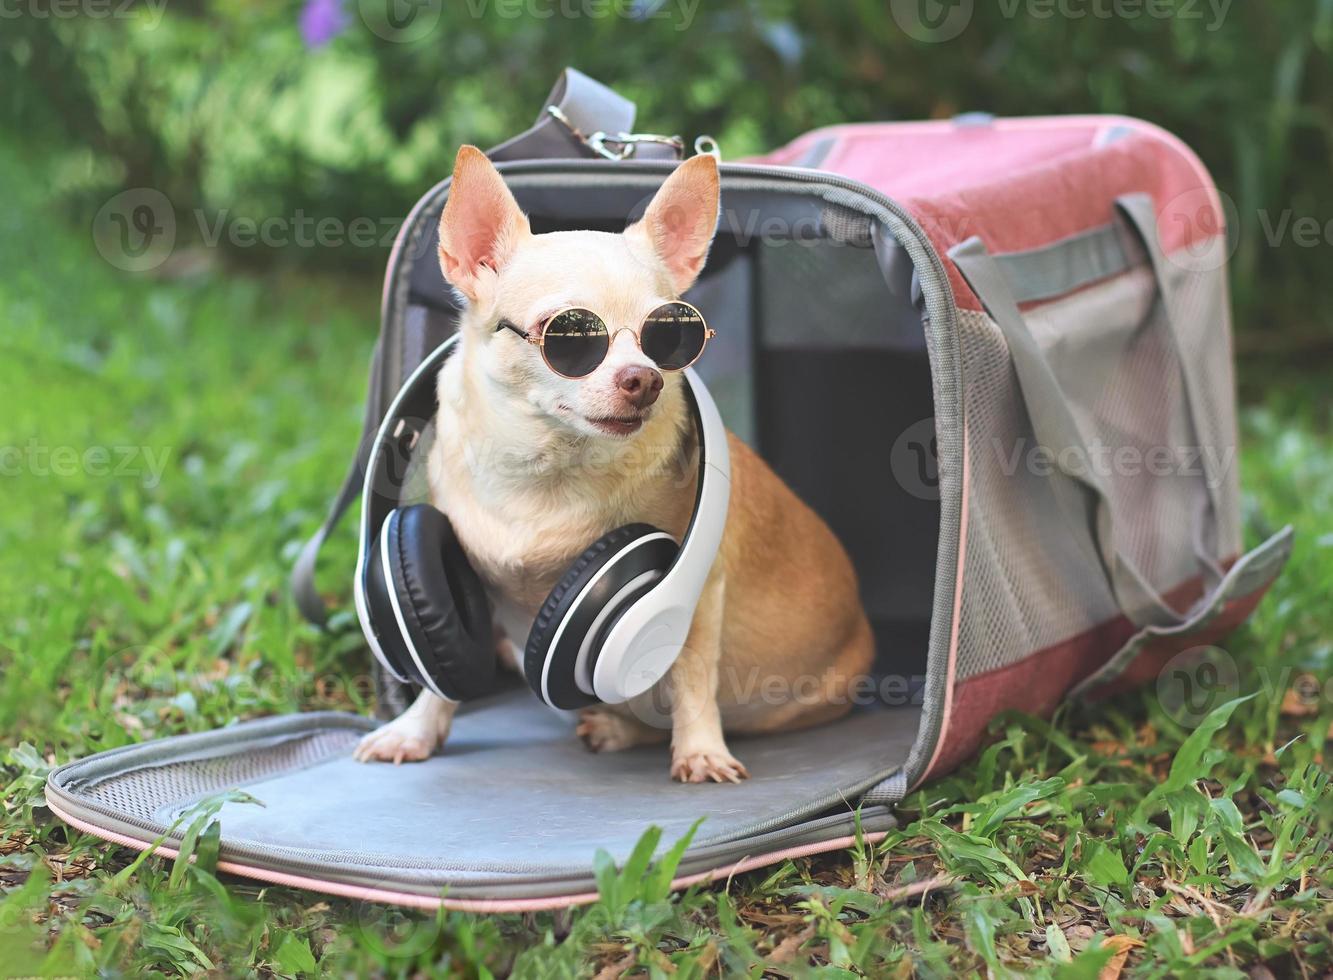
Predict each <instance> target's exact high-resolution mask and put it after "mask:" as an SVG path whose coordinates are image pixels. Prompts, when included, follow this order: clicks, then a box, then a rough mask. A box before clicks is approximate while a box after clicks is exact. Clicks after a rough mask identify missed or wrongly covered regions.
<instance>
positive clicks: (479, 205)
mask: <svg viewBox="0 0 1333 980" xmlns="http://www.w3.org/2000/svg"><path fill="white" fill-rule="evenodd" d="M718 198H719V182H718V172H717V163H716V161H715V160H714V159H713V158H712V157H711V156H696V157H693V158H692V159H690V160H687V161H686V162H685V163H683V164H681V165H680V166H679V167H678V168H677V169H676V170H675V172H674V173H672V175H671V176H670V177H669V178H668V179H667V181H666V182H665V183H664V184H663V185H662V187H661V189H660V190H659V191H658V192H657V194H656V196H654V198H653V199H652V202H651V203H650V205H649V206H648V209H647V211H646V212H645V214H644V216H643V219H642V220H641V221H639V222H637V223H635V224H633V225H631V226H630V227H628V228H626V229H625V231H624V232H623V233H622V234H611V233H606V232H594V231H567V232H553V233H550V234H544V235H534V234H533V233H532V231H531V230H530V228H529V226H528V220H527V217H526V216H525V215H524V214H523V212H522V211H520V210H519V207H518V204H517V202H515V200H514V198H513V195H512V194H511V193H510V192H509V189H508V188H507V187H506V186H505V183H504V180H503V179H502V178H501V177H500V174H499V173H498V172H497V171H496V170H495V168H494V167H493V166H492V165H491V163H490V161H489V160H488V159H487V158H486V157H485V156H484V155H483V154H482V153H481V152H480V151H479V150H477V149H476V148H475V147H471V146H465V147H463V148H462V149H461V150H460V151H459V153H458V159H457V161H456V163H455V166H454V177H453V185H452V188H451V190H450V193H449V199H448V203H447V204H446V205H445V208H444V214H443V216H442V217H441V219H440V263H441V267H442V269H443V272H444V276H445V278H446V279H447V280H448V281H449V283H451V284H452V286H453V287H454V289H455V290H457V292H458V293H459V294H460V295H461V297H462V299H463V300H464V301H465V309H464V311H463V313H462V315H461V318H460V324H459V332H460V334H461V338H460V346H459V350H458V352H457V353H456V354H455V355H454V356H452V357H450V358H449V360H448V361H447V362H446V364H445V366H444V367H443V368H442V369H441V371H440V377H439V406H440V407H439V415H438V418H437V422H438V426H437V431H438V433H439V436H438V439H437V441H436V443H435V445H434V447H433V449H432V451H431V456H430V460H429V475H430V485H431V498H432V503H433V504H434V505H435V506H436V507H438V508H439V509H440V510H442V511H443V512H444V513H445V514H446V515H447V516H448V518H449V521H450V523H452V525H453V527H454V529H455V531H456V533H457V535H458V538H459V540H460V541H461V543H462V545H463V548H464V550H465V551H466V553H467V555H468V558H469V559H470V560H471V562H472V564H473V566H474V567H475V568H476V570H477V572H478V573H479V574H480V576H481V578H482V581H483V582H484V584H485V586H486V591H487V594H488V596H489V598H490V601H491V607H492V609H493V610H494V615H495V621H496V626H497V630H496V635H497V637H499V641H498V643H499V647H500V649H499V650H498V651H497V652H498V654H499V656H500V658H501V660H502V662H504V663H506V664H508V665H510V666H513V667H515V669H517V666H518V663H519V662H520V658H518V657H517V656H516V651H515V648H514V646H513V643H512V641H511V640H510V639H509V638H511V637H512V638H517V639H518V640H519V641H520V642H522V639H523V638H525V637H526V636H527V633H528V630H529V627H530V626H531V623H532V620H533V617H534V616H535V615H536V613H537V610H538V609H539V608H540V606H541V604H542V602H543V600H544V599H545V598H546V595H547V593H548V592H549V591H550V590H551V588H552V587H553V586H554V585H555V584H556V582H557V581H558V580H559V579H560V577H561V576H562V575H563V573H564V572H565V570H566V569H567V568H568V567H569V565H570V564H571V563H572V562H573V561H574V560H575V559H576V558H577V557H578V556H579V555H580V554H581V553H582V552H583V550H584V549H585V548H586V547H587V546H588V544H589V542H592V541H595V540H596V539H597V538H598V537H600V536H601V535H603V534H605V533H606V532H607V531H609V530H611V529H612V528H615V527H619V526H621V525H624V524H629V523H633V522H638V521H642V522H646V523H649V524H652V525H654V526H656V527H660V528H662V529H664V530H666V531H668V532H670V533H671V534H672V535H674V536H675V537H676V539H677V540H680V539H681V537H682V536H683V534H684V532H685V528H686V526H687V525H688V524H689V520H690V515H691V510H692V506H693V502H694V496H695V494H694V481H695V480H697V478H698V477H697V473H695V474H693V475H691V476H690V477H688V478H684V479H682V476H681V472H682V470H681V468H680V466H679V465H677V464H678V461H679V459H680V458H681V455H682V451H683V450H684V449H687V448H688V445H689V444H690V441H691V440H692V439H693V431H694V423H693V417H692V414H691V411H690V408H689V406H688V403H687V402H686V399H685V395H684V392H683V390H682V388H683V379H682V378H681V376H680V374H679V372H669V371H668V372H664V371H661V370H659V368H658V365H657V364H656V363H654V362H653V361H652V360H651V359H649V358H648V357H647V356H646V355H645V354H644V353H643V351H642V350H641V349H640V347H639V345H638V343H637V342H636V338H635V336H633V334H634V328H633V325H635V324H639V323H641V322H642V321H643V320H644V317H645V315H646V314H647V313H649V312H650V311H652V310H654V309H656V308H657V307H659V306H661V305H663V304H664V303H668V302H671V301H673V300H676V299H677V298H678V297H680V295H681V294H682V293H684V292H685V291H686V290H687V289H689V288H690V286H691V285H692V284H693V283H694V281H695V279H696V278H697V277H698V275H699V273H700V271H701V270H702V269H703V266H704V261H705V260H706V258H707V257H708V250H709V247H710V246H711V244H712V240H713V235H714V232H715V230H716V227H717V220H718ZM567 307H581V308H584V309H587V310H592V311H595V312H596V313H597V314H598V315H599V316H600V317H601V318H602V319H603V320H604V321H605V322H606V323H607V324H608V325H609V329H610V331H611V333H612V335H613V336H612V339H611V344H610V348H609V350H608V352H607V356H606V359H605V360H604V361H603V362H602V363H601V364H600V365H599V366H598V367H597V368H596V369H595V370H593V371H592V373H590V374H588V375H587V376H585V377H581V378H578V379H567V378H565V377H562V376H561V375H558V374H556V373H555V372H553V371H552V370H551V369H550V368H548V367H547V365H546V363H545V362H544V361H543V357H542V354H541V353H540V352H539V350H538V349H537V347H536V346H534V345H532V344H529V343H524V338H523V337H521V336H518V335H516V334H517V333H524V334H526V335H527V336H528V337H529V338H533V339H536V338H538V337H539V336H540V333H541V331H542V329H543V325H544V324H545V323H546V321H547V320H548V319H549V318H550V316H551V314H552V313H554V312H556V311H559V310H562V309H564V308H567ZM502 323H503V324H505V325H511V324H512V325H515V326H517V328H518V330H517V331H514V330H512V329H498V328H499V327H500V325H501V324H502ZM624 327H629V328H630V329H628V330H626V329H622V328H624ZM625 334H630V336H625ZM728 445H729V449H730V453H731V472H732V476H731V503H730V507H729V510H728V513H727V523H726V530H725V532H724V534H723V538H722V544H721V547H720V549H719V551H718V555H717V558H716V560H715V561H714V563H713V567H712V571H711V573H710V574H709V578H708V582H707V585H706V586H705V589H704V592H703V596H702V598H701V599H700V601H699V604H698V607H697V608H696V611H695V616H694V621H693V624H692V626H691V629H690V633H689V637H688V639H687V641H686V644H685V647H684V649H683V650H682V651H681V654H680V656H679V658H678V659H677V660H676V662H675V664H674V665H673V666H672V668H671V671H670V674H669V675H668V676H667V677H666V678H665V679H664V680H663V681H662V682H661V683H660V684H659V685H658V688H657V689H654V690H653V691H650V692H648V693H647V694H646V695H644V696H642V697H641V698H639V699H635V700H632V701H630V702H628V703H626V704H623V705H603V706H599V707H595V708H588V709H585V710H583V711H582V712H580V716H579V721H578V726H577V732H578V734H579V736H580V737H581V738H582V739H583V740H584V742H585V743H586V744H587V746H588V747H589V748H590V749H591V750H592V751H594V752H614V751H617V750H619V749H625V748H629V747H630V746H634V745H643V744H646V743H652V742H661V741H665V739H666V735H667V733H666V731H665V730H664V728H662V727H657V726H655V725H653V724H650V723H648V721H647V720H646V719H648V718H651V717H652V715H653V709H652V705H651V704H650V703H649V702H652V703H654V704H657V705H665V708H666V711H667V712H668V713H669V716H670V738H671V775H672V777H674V778H675V779H678V780H681V781H684V782H703V781H706V780H714V781H718V782H721V781H724V780H729V781H732V782H736V781H739V780H741V779H744V778H746V777H747V775H748V773H747V772H746V770H745V767H744V766H743V765H741V763H740V762H739V761H737V759H736V758H735V757H734V756H733V755H732V754H731V752H730V751H729V750H728V748H727V744H726V741H725V740H724V738H723V732H724V731H727V732H735V733H762V732H777V731H790V730H792V729H795V728H801V727H804V726H807V725H813V724H817V723H820V722H824V721H829V720H831V719H833V718H836V717H839V716H840V715H842V714H844V713H845V712H846V711H848V710H849V708H850V706H851V703H852V697H851V694H852V692H851V690H850V688H851V686H852V684H853V683H854V682H856V680H857V679H858V678H860V677H862V676H863V675H864V674H865V672H866V671H867V670H868V669H869V667H870V661H871V658H872V653H873V650H872V638H871V632H870V625H869V622H868V621H867V619H866V616H865V612H864V611H863V609H862V608H861V604H860V600H859V598H858V594H857V582H856V575H855V573H854V572H853V570H852V566H851V562H850V561H849V560H848V558H847V555H846V553H845V552H844V551H843V549H842V546H841V545H840V544H839V543H838V541H837V539H835V538H834V536H833V533H832V532H831V531H830V530H829V529H828V527H827V525H825V524H824V522H823V521H822V520H820V519H819V517H817V516H816V515H815V514H814V512H813V511H811V510H810V508H808V507H807V506H805V504H803V503H802V502H801V501H800V500H798V499H797V497H796V495H795V494H793V493H792V491H791V490H790V489H789V488H788V487H787V486H786V485H785V484H784V483H783V482H782V481H781V480H780V479H778V477H777V476H776V475H775V474H774V473H773V471H772V470H770V469H769V468H768V466H767V465H766V464H765V463H764V462H763V461H762V460H760V459H759V457H757V456H756V455H755V454H754V453H753V452H752V451H751V450H750V449H749V447H747V446H746V445H745V444H744V443H742V442H741V441H740V440H739V439H737V438H736V437H735V436H734V435H731V434H728ZM456 707H457V705H455V704H453V703H451V702H449V701H445V700H443V699H442V698H440V697H438V696H436V695H435V694H432V693H430V692H429V691H427V692H423V693H422V694H421V696H420V697H419V698H417V700H416V702H415V703H414V704H413V705H412V706H411V707H410V708H409V709H408V710H407V711H406V712H404V713H403V714H402V715H401V716H400V717H398V718H397V719H395V720H394V721H392V722H390V723H388V724H386V725H384V726H383V727H381V728H379V729H378V730H376V731H374V732H371V733H370V734H369V735H367V736H366V737H365V738H364V739H363V740H362V742H361V744H360V746H359V747H358V748H357V751H356V757H357V758H358V759H360V760H362V761H370V760H376V759H378V760H385V761H393V762H403V761H406V760H418V759H425V758H426V757H428V756H429V755H430V754H431V753H432V752H433V751H434V750H435V749H436V747H438V746H439V745H440V744H441V743H442V742H443V741H444V739H445V738H446V736H447V735H448V732H449V725H450V722H451V720H452V718H453V715H454V711H455V709H456Z"/></svg>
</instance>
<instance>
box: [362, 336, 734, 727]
mask: <svg viewBox="0 0 1333 980" xmlns="http://www.w3.org/2000/svg"><path fill="white" fill-rule="evenodd" d="M457 346H458V337H457V335H455V336H453V337H450V338H449V339H448V340H447V341H445V342H444V343H443V344H441V345H440V346H439V347H438V348H436V350H435V351H434V352H432V353H431V355H430V356H429V357H427V358H426V360H425V361H423V362H422V364H421V366H420V367H418V368H417V369H416V370H415V371H414V372H413V373H412V376H411V377H409V378H408V379H407V381H406V383H404V385H403V387H402V388H401V389H400V390H399V392H398V394H397V395H396V396H395V397H394V400H393V404H392V405H391V406H390V407H389V411H388V413H387V415H386V416H385V419H384V422H383V423H382V424H381V425H380V428H379V432H378V433H377V435H376V437H375V442H374V444H373V445H372V447H371V452H370V459H369V462H368V463H367V466H366V481H365V487H364V488H363V493H362V498H361V546H360V551H359V553H358V557H357V563H356V581H355V585H354V589H355V595H356V612H357V617H358V618H359V619H360V621H361V629H362V631H363V632H364V633H365V635H366V641H367V642H368V643H369V644H370V649H371V650H372V651H373V652H374V654H375V657H376V659H378V660H379V662H380V664H381V665H383V667H384V669H385V670H387V671H388V672H389V673H390V674H392V675H393V676H394V677H396V678H398V679H399V680H401V681H404V682H411V683H416V684H420V685H423V686H424V687H426V688H428V689H430V690H431V691H433V692H434V693H436V694H438V695H439V696H440V697H443V698H447V699H449V700H451V701H461V700H465V699H468V698H474V697H478V696H480V695H482V694H485V693H487V692H488V691H489V690H490V689H491V688H492V686H493V683H494V676H495V649H494V643H493V640H492V634H491V611H490V609H489V606H488V604H487V599H486V593H485V590H484V588H483V586H482V583H481V580H480V578H479V577H478V576H477V573H476V571H474V570H473V568H472V566H471V565H470V564H469V563H468V560H467V556H466V555H465V554H464V552H463V548H462V546H461V544H459V541H458V538H457V536H456V535H455V534H454V531H453V528H452V527H451V526H450V524H449V520H448V518H446V517H445V516H444V514H442V513H441V512H440V511H438V510H436V509H435V508H434V507H431V506H430V505H429V504H412V505H410V506H407V507H399V506H398V503H397V502H398V500H399V497H400V494H401V491H402V488H403V484H404V482H405V480H406V477H407V473H408V471H409V467H408V464H409V462H410V460H411V457H412V453H413V452H415V451H416V450H417V449H418V442H419V441H420V438H421V435H422V434H423V433H424V432H425V430H426V427H427V426H428V425H429V424H430V423H431V421H432V420H433V419H434V418H435V413H436V410H437V407H438V406H437V402H436V375H437V374H438V373H439V369H440V366H441V365H442V364H443V363H444V361H445V359H446V358H448V357H449V356H450V354H452V353H453V352H454V351H455V350H456V349H457ZM684 374H685V380H686V391H687V393H688V394H689V399H688V400H689V401H690V403H691V406H692V410H693V414H694V418H695V422H696V426H697V431H698V445H699V480H698V489H697V491H696V495H695V501H694V513H693V515H692V516H691V517H690V523H689V526H688V527H687V528H686V530H685V540H684V542H683V543H681V544H680V545H679V546H678V545H677V543H676V541H675V539H673V538H672V537H671V535H669V534H667V533H666V532H665V531H662V530H660V529H659V528H655V527H653V526H651V525H649V524H628V525H626V526H624V527H619V528H616V529H615V530H613V531H609V532H608V533H606V534H604V535H602V537H600V538H598V539H597V540H596V541H594V542H593V543H592V544H591V545H589V547H588V548H587V550H585V551H584V552H583V554H582V555H581V556H580V557H579V558H578V560H577V561H575V562H574V564H573V565H571V566H570V568H569V570H568V571H567V572H566V573H565V574H564V575H563V576H561V578H560V581H559V582H558V583H557V585H556V586H555V588H554V589H552V590H551V594H550V595H549V596H547V598H546V601H545V602H544V603H542V607H541V609H540V610H539V611H538V613H537V618H536V619H535V620H534V621H533V624H532V630H531V632H530V633H529V635H528V642H527V646H526V648H525V651H524V657H523V673H524V676H525V677H526V678H527V680H528V683H529V684H530V685H531V687H532V689H533V691H535V692H536V693H537V695H538V696H539V697H540V698H541V699H542V700H543V701H546V702H547V703H548V704H550V705H552V706H554V707H556V708H580V707H586V706H587V705H590V704H596V703H598V702H606V703H612V704H614V703H617V702H620V701H626V700H628V699H629V698H632V697H634V696H635V695H638V694H641V693H643V692H644V691H646V690H648V689H649V688H650V687H652V686H653V685H654V684H656V683H657V682H658V681H659V680H661V679H662V678H663V677H665V676H666V673H667V671H669V670H670V669H671V665H672V664H673V663H675V661H676V658H677V657H678V656H679V655H680V651H681V648H682V647H684V645H685V639H686V637H687V636H688V635H689V631H690V625H691V623H692V622H693V620H694V609H695V606H696V605H697V604H698V602H699V596H700V595H701V594H702V593H703V588H704V583H705V582H706V581H707V579H708V572H709V570H710V569H711V568H712V566H713V560H714V559H715V558H716V556H717V549H718V546H719V545H720V544H721V541H722V530H723V527H724V526H725V524H726V519H727V505H728V502H729V500H730V495H731V461H730V455H729V453H728V451H727V433H726V429H725V428H724V427H723V425H722V418H721V416H720V415H719V414H718V411H717V405H716V404H714V402H713V398H712V396H711V395H710V394H709V393H708V389H707V388H706V387H705V386H704V384H703V382H702V381H700V380H699V378H698V376H697V375H696V374H695V373H694V371H693V370H692V369H688V368H687V369H686V370H685V372H684Z"/></svg>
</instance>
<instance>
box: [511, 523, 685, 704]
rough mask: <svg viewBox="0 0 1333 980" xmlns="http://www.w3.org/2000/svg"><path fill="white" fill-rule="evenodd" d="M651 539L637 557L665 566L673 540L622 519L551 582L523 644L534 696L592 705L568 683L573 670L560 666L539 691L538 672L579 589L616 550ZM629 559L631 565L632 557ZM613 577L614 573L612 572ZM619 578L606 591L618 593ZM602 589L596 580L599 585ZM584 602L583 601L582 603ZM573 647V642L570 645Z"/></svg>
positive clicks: (590, 699) (563, 659)
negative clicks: (622, 524) (557, 673)
mask: <svg viewBox="0 0 1333 980" xmlns="http://www.w3.org/2000/svg"><path fill="white" fill-rule="evenodd" d="M648 537H651V538H654V539H658V540H654V541H652V542H651V545H652V547H650V548H648V549H647V550H646V551H645V552H644V554H643V555H642V556H636V557H638V558H642V559H643V560H644V561H647V562H649V563H650V564H651V565H652V566H654V567H657V568H660V569H661V570H662V571H665V570H666V568H667V567H668V566H669V565H670V564H671V560H672V559H673V558H674V557H675V554H676V552H677V551H678V548H677V545H676V542H675V541H674V540H672V539H671V538H670V536H669V535H667V534H666V533H665V532H663V531H662V530H660V529H659V528H656V527H653V526H652V525H651V524H626V525H625V526H623V527H618V528H616V529H615V530H614V531H609V532H607V533H606V534H604V535H602V536H601V537H600V538H598V539H597V540H596V541H594V542H593V543H592V544H591V545H589V546H588V548H587V549H586V550H585V551H584V552H583V554H581V555H580V556H579V557H578V559H577V560H576V561H575V562H574V564H572V565H571V566H570V567H569V570H568V571H567V572H565V574H564V575H563V576H562V577H561V579H560V581H559V582H558V583H556V586H555V588H554V589H552V590H551V593H550V595H548V596H547V597H546V601H545V602H544V603H542V607H541V609H540V610H538V612H537V617H536V619H534V620H533V622H532V630H531V631H530V632H529V633H528V643H527V647H526V648H525V650H524V653H523V676H524V677H525V678H526V679H527V681H528V684H529V685H530V686H531V687H532V689H533V691H535V692H536V694H537V696H538V697H541V698H542V699H543V700H546V701H548V702H550V703H554V701H558V702H559V703H555V707H559V708H566V709H569V708H577V707H584V706H587V705H591V704H596V703H598V702H597V699H596V698H594V697H592V696H590V695H586V694H583V693H582V692H581V691H579V690H578V689H577V686H576V685H574V683H573V677H572V671H570V672H569V673H570V676H568V677H566V676H564V670H563V669H560V670H559V671H557V672H559V673H560V674H561V676H560V677H559V678H556V679H551V680H550V683H548V684H547V685H546V686H547V688H548V690H547V691H546V692H543V673H544V672H545V670H546V666H547V661H548V659H550V658H551V656H552V650H551V646H552V643H553V642H554V641H555V639H556V633H557V632H558V631H559V629H560V625H561V623H563V622H565V620H566V618H567V617H568V616H569V614H570V612H571V606H572V605H573V604H575V603H576V602H577V600H578V597H579V594H580V592H582V591H583V589H584V587H585V586H587V585H588V584H589V583H590V582H591V581H592V580H593V578H594V577H595V576H596V575H597V573H598V572H599V571H600V570H601V569H602V568H604V567H605V566H606V565H607V564H608V563H610V562H611V561H612V560H613V559H614V558H615V557H616V556H617V555H618V554H620V553H621V552H622V551H624V550H626V549H627V548H628V547H629V546H630V545H632V544H634V543H635V542H638V541H641V540H642V539H643V538H648ZM631 564H634V563H633V562H631ZM635 568H636V569H637V571H639V572H642V571H643V567H642V565H641V564H636V565H635ZM611 574H612V575H613V577H614V573H611ZM619 584H620V583H619V582H618V580H617V582H616V583H614V587H612V588H610V589H609V590H608V591H609V592H611V593H612V594H615V593H618V592H619V591H620V590H619ZM598 587H599V588H601V585H599V586H598ZM586 604H587V603H586V602H585V603H584V605H586ZM560 646H561V651H564V650H565V649H566V647H567V646H568V644H567V643H566V641H565V640H564V639H562V640H561V644H560ZM574 646H577V644H574ZM567 661H568V658H567V657H565V656H564V653H563V652H562V653H561V661H560V662H561V664H563V665H564V666H565V667H568V666H570V664H568V663H567ZM557 691H559V696H558V697H555V698H554V700H553V695H555V693H556V692H557Z"/></svg>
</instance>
